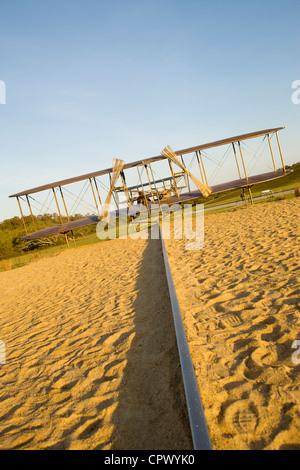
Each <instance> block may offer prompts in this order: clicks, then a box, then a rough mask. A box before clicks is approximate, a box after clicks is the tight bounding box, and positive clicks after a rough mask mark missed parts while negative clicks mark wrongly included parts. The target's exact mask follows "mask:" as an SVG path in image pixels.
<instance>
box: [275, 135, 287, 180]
mask: <svg viewBox="0 0 300 470" xmlns="http://www.w3.org/2000/svg"><path fill="white" fill-rule="evenodd" d="M276 137H277V144H278V148H279V153H280V158H281V162H282V169H283V172H284V173H286V169H285V164H284V161H283V155H282V150H281V145H280V142H279V137H278V132H276Z"/></svg>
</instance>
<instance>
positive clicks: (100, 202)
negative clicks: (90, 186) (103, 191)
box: [93, 177, 102, 208]
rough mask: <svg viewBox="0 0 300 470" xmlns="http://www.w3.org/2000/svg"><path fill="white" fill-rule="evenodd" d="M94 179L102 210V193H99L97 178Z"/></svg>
mask: <svg viewBox="0 0 300 470" xmlns="http://www.w3.org/2000/svg"><path fill="white" fill-rule="evenodd" d="M93 179H94V184H95V187H96V190H97V194H98V199H99V203H100V207H101V208H102V202H101V197H100V193H99V189H98V185H97V181H96V178H95V177H94V178H93Z"/></svg>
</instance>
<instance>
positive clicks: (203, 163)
mask: <svg viewBox="0 0 300 470" xmlns="http://www.w3.org/2000/svg"><path fill="white" fill-rule="evenodd" d="M199 157H200V160H201V164H202V169H203V174H204V178H205V182H206V186H208V181H207V176H206V172H205V168H204V163H203V158H202V155H201V152H200V150H199ZM203 183H204V181H203Z"/></svg>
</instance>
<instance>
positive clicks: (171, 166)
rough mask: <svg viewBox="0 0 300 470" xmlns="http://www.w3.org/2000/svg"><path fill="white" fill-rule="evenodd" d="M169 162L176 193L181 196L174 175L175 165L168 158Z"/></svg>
mask: <svg viewBox="0 0 300 470" xmlns="http://www.w3.org/2000/svg"><path fill="white" fill-rule="evenodd" d="M168 162H169V167H170V170H171V174H172V178H173V183H174V189H175V193H176V195H177V197H179V192H178V188H177V184H176V179H175V175H174V170H173V165H172V162H171V161H170V160H168Z"/></svg>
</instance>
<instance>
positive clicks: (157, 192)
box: [149, 163, 160, 207]
mask: <svg viewBox="0 0 300 470" xmlns="http://www.w3.org/2000/svg"><path fill="white" fill-rule="evenodd" d="M149 168H150V171H151V175H152V179H153V184H154V187H155V191H156V197H157V200H158V205H159V207H160V199H159V191H158V189H157V186H156V182H155V178H154V174H153V170H152V166H151V165H150V163H149Z"/></svg>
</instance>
